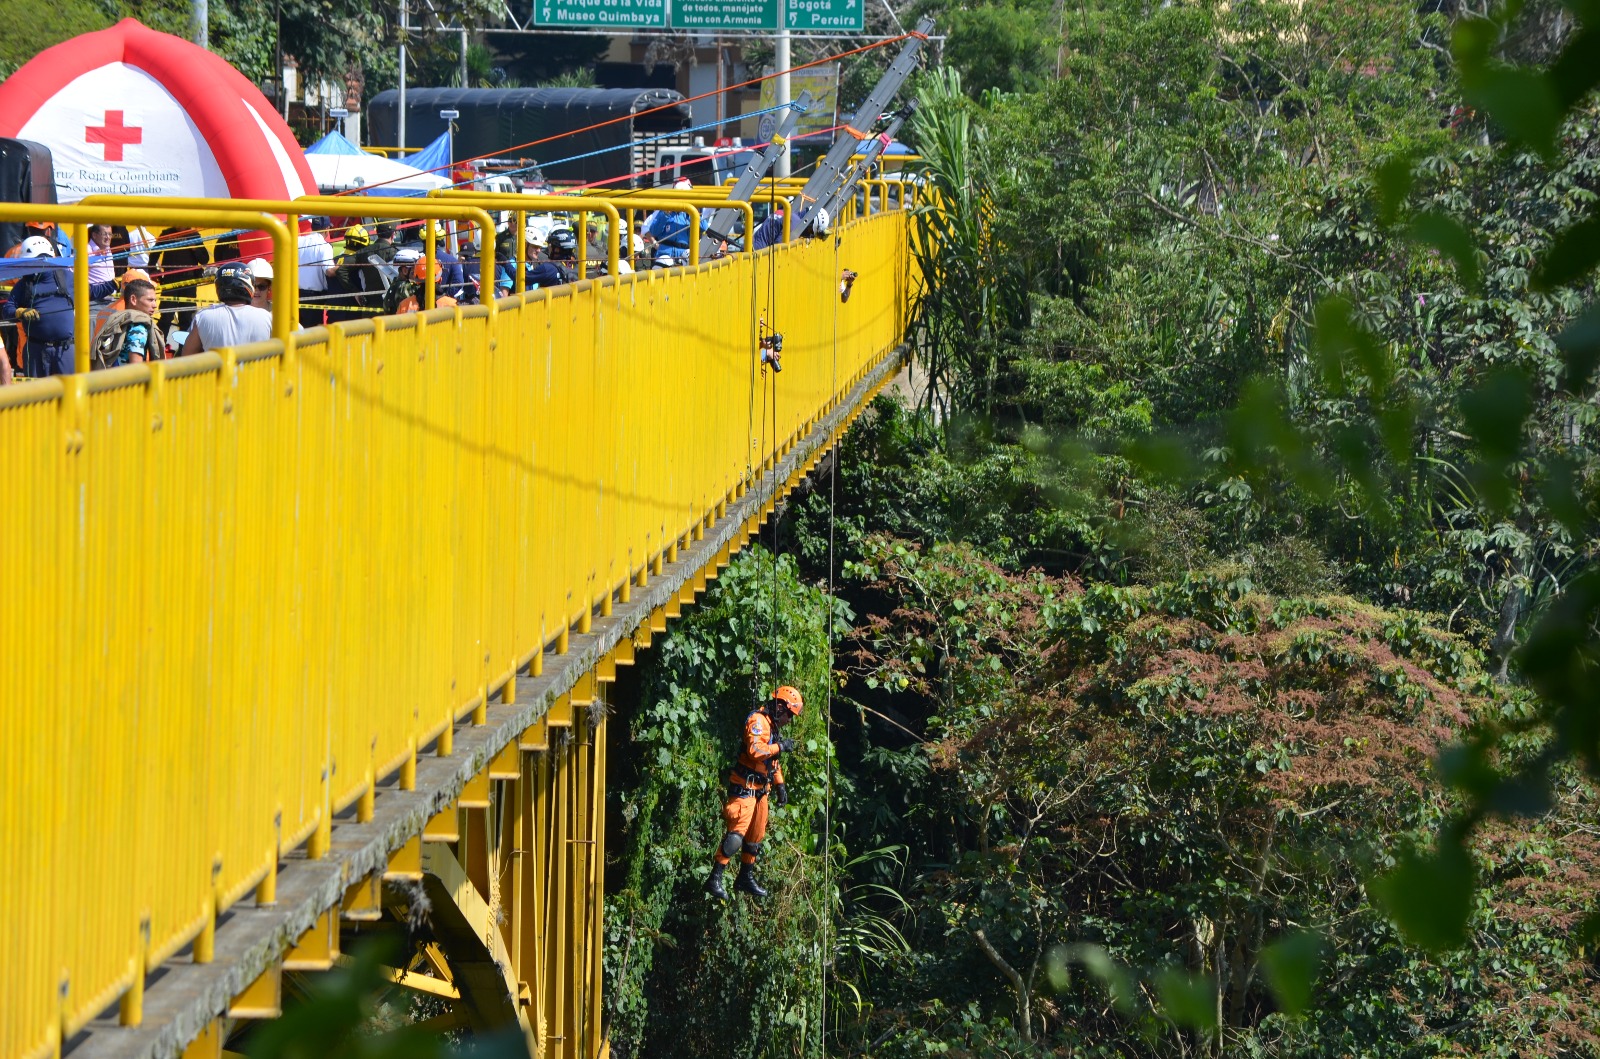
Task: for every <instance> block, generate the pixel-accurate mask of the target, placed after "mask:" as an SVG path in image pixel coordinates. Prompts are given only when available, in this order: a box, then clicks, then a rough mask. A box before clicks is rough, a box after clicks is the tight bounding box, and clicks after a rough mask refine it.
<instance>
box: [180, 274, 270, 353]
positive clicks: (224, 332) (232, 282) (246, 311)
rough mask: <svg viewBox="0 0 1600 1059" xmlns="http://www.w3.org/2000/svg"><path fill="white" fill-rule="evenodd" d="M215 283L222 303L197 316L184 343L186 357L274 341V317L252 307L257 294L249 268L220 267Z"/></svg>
mask: <svg viewBox="0 0 1600 1059" xmlns="http://www.w3.org/2000/svg"><path fill="white" fill-rule="evenodd" d="M214 282H215V283H216V286H217V297H218V298H219V299H221V301H220V302H219V304H217V305H210V306H207V307H206V308H204V309H201V310H200V311H199V312H197V313H195V314H194V324H193V326H191V327H190V329H189V337H188V338H187V339H185V340H184V343H183V355H184V356H186V357H191V356H193V355H194V354H196V353H203V352H205V351H206V350H209V349H220V348H222V347H223V346H243V345H248V344H249V343H251V342H265V341H267V340H268V339H269V338H271V337H272V314H271V313H269V312H267V311H266V310H265V309H258V308H256V306H254V305H252V304H251V299H252V298H253V297H254V295H255V292H256V291H255V283H254V278H253V277H252V276H251V274H250V266H249V265H248V264H246V263H245V262H243V261H228V262H224V263H223V264H221V265H218V266H217V274H216V278H215V281H214Z"/></svg>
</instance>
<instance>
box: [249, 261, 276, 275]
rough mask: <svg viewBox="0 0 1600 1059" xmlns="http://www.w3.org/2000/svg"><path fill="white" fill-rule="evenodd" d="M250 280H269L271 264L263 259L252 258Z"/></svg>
mask: <svg viewBox="0 0 1600 1059" xmlns="http://www.w3.org/2000/svg"><path fill="white" fill-rule="evenodd" d="M250 278H251V279H271V278H272V262H270V261H268V260H267V259H266V258H264V257H253V258H251V259H250Z"/></svg>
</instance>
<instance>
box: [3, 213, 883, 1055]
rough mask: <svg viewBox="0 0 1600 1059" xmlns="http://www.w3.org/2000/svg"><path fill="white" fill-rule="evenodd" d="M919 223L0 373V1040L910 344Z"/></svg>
mask: <svg viewBox="0 0 1600 1059" xmlns="http://www.w3.org/2000/svg"><path fill="white" fill-rule="evenodd" d="M907 246H908V232H907V226H906V223H905V214H904V213H902V212H900V211H890V212H887V213H883V214H878V215H874V216H872V217H869V218H865V219H862V220H859V221H856V222H854V223H852V224H849V225H847V226H845V227H844V228H842V229H841V230H840V232H839V233H838V236H837V238H835V237H829V238H827V239H823V240H818V241H814V242H805V243H794V244H787V245H783V246H779V247H775V248H773V249H771V250H768V251H764V252H762V253H761V254H757V255H754V256H753V257H752V256H750V255H741V256H739V257H737V258H732V259H726V260H721V261H716V262H711V263H708V264H704V265H700V266H698V267H694V268H682V269H673V270H670V271H658V272H646V273H639V274H634V275H628V276H621V277H612V278H608V279H605V280H603V281H600V282H586V283H580V284H576V285H573V286H571V287H567V288H559V289H557V290H555V291H553V292H552V291H533V292H529V293H527V294H526V295H519V296H516V297H512V298H507V299H504V300H502V301H501V302H499V303H498V308H497V311H496V312H495V313H493V314H492V315H491V313H490V312H489V309H488V308H487V307H471V308H462V309H455V310H437V311H433V312H427V313H423V314H420V315H416V314H413V315H410V316H404V317H383V318H378V319H375V320H370V321H359V322H353V323H349V324H341V325H338V326H336V327H333V328H330V329H326V330H324V329H317V330H313V331H309V332H301V333H299V334H297V335H296V336H295V340H294V341H292V342H291V343H290V344H289V346H288V348H287V349H286V348H285V347H284V345H283V344H281V343H277V342H273V343H264V344H262V345H259V346H254V347H244V348H240V349H237V350H224V351H222V352H221V353H220V354H218V353H208V354H203V355H200V356H196V357H191V358H187V359H180V360H176V361H166V362H156V363H154V364H150V365H137V366H132V367H124V368H117V369H112V370H108V371H103V372H96V373H93V374H89V375H74V376H65V377H58V378H52V379H45V380H41V381H36V382H30V383H26V384H22V385H18V386H14V387H10V388H7V389H3V390H0V454H3V458H4V460H5V468H6V474H5V477H6V486H5V489H4V493H3V496H4V500H3V502H0V510H3V512H4V515H5V535H6V538H7V540H8V543H9V545H10V553H11V558H10V560H9V561H8V562H7V564H6V566H5V568H4V573H3V575H0V643H3V644H4V645H5V647H4V650H5V657H4V661H3V662H0V704H3V708H0V755H4V766H3V767H0V791H3V795H0V849H5V850H7V851H8V853H9V854H10V856H11V857H12V863H13V869H12V870H11V871H10V872H9V873H8V878H7V881H6V884H5V885H4V886H0V952H3V953H5V955H6V978H7V980H8V986H7V989H6V991H5V993H6V996H5V1000H4V1001H3V1004H0V1014H3V1017H0V1055H3V1056H18V1055H22V1056H31V1055H38V1054H49V1053H51V1052H53V1051H55V1050H56V1049H58V1048H59V1047H60V1042H61V1041H62V1040H64V1039H65V1038H66V1037H68V1036H70V1035H71V1034H73V1033H75V1032H77V1031H78V1030H79V1029H80V1028H82V1027H83V1026H84V1025H86V1024H87V1022H88V1021H89V1020H90V1019H92V1018H93V1017H94V1016H95V1015H96V1014H97V1013H98V1012H99V1011H101V1010H102V1009H103V1008H105V1007H106V1006H107V1005H108V1004H110V1003H112V1002H114V1001H115V1000H116V999H117V998H118V997H119V996H120V995H122V994H123V993H124V992H125V991H126V990H128V989H130V987H133V986H135V985H136V983H137V982H138V981H142V976H143V975H144V974H145V972H146V971H147V970H149V969H153V968H155V967H156V966H157V965H158V964H160V963H161V961H163V960H164V959H167V958H169V957H170V956H172V955H173V954H174V953H176V952H177V951H179V950H180V949H182V948H183V947H184V946H185V945H189V944H191V943H193V944H194V945H195V947H196V958H197V959H201V958H204V956H205V955H206V953H207V948H206V947H207V946H208V945H209V944H210V938H211V936H212V933H211V932H212V931H213V930H214V929H215V923H216V919H217V916H218V915H219V914H220V913H221V912H222V911H224V910H225V909H227V908H228V906H230V905H231V904H233V903H234V902H236V901H239V900H240V899H241V898H243V897H246V896H247V895H250V894H251V893H252V892H257V893H258V894H264V895H270V894H271V892H272V890H271V887H272V886H273V882H274V872H275V871H276V870H277V864H278V861H279V858H280V857H281V856H282V855H283V854H284V853H286V852H287V851H289V850H292V849H294V848H295V847H297V846H299V845H301V844H303V843H304V844H307V845H308V847H309V849H310V851H311V852H312V855H315V854H316V852H317V844H318V842H319V841H320V842H322V843H323V844H324V846H325V844H326V836H327V834H328V829H329V827H330V822H331V820H332V817H333V815H334V814H335V813H338V812H341V811H342V810H344V809H346V808H348V807H349V806H351V805H352V804H355V803H358V802H360V801H361V799H363V798H364V797H370V795H371V792H372V791H373V789H374V786H375V784H377V783H378V782H380V781H381V780H383V779H384V778H386V777H389V776H391V775H394V774H395V773H397V772H398V773H399V774H400V775H401V777H402V783H403V782H404V776H405V775H406V773H407V770H408V769H414V768H415V761H416V757H417V754H418V750H419V748H421V747H426V746H427V745H428V744H429V743H430V741H432V740H434V739H436V738H439V737H440V736H441V735H442V734H444V733H447V732H448V730H449V727H450V726H451V725H452V724H453V723H454V722H455V721H456V720H458V719H460V718H462V717H464V716H465V715H467V714H469V713H471V712H472V711H475V710H478V709H481V708H483V707H484V706H485V704H486V703H487V702H488V699H489V697H490V696H493V695H495V694H497V693H498V691H499V689H500V688H501V687H502V686H503V685H505V684H506V682H507V680H508V679H510V678H511V677H512V676H513V674H514V673H515V671H516V670H517V669H518V668H519V667H521V666H524V665H527V664H529V663H530V661H533V662H534V663H535V664H537V661H536V660H537V658H538V657H539V655H540V653H541V652H542V651H543V650H544V649H545V648H546V647H547V646H550V645H552V644H553V645H555V646H556V647H557V648H558V649H560V648H562V647H563V646H564V644H565V640H566V637H567V636H568V635H569V631H570V630H576V631H585V630H586V629H587V627H588V622H589V621H590V616H591V614H593V613H595V612H596V611H597V610H598V611H600V612H605V611H606V610H608V609H609V606H610V601H611V600H612V599H613V598H621V599H624V600H625V599H626V598H627V592H628V589H629V586H630V584H632V583H634V582H635V581H636V580H642V579H643V578H645V577H647V576H648V575H649V572H650V571H651V570H652V569H653V568H654V569H657V570H659V564H660V563H661V562H662V560H663V559H664V558H666V559H668V560H669V561H670V559H671V558H672V557H673V556H675V555H676V552H677V548H678V546H679V544H680V542H683V541H686V540H688V539H690V537H691V536H692V535H693V534H695V533H696V532H697V527H700V526H702V525H704V524H705V523H706V522H707V520H708V519H710V518H711V517H712V516H713V515H715V514H716V513H717V512H718V510H719V507H721V506H722V505H725V504H726V503H727V502H728V501H729V500H730V499H732V498H735V497H737V496H738V495H740V493H741V492H742V491H743V490H744V489H745V488H746V486H747V485H748V483H749V481H750V478H751V475H752V473H753V472H759V471H760V470H761V468H762V467H763V466H764V465H766V464H768V463H769V462H771V461H772V460H773V458H774V456H775V454H777V453H779V452H780V451H781V450H782V449H783V447H784V446H785V445H786V444H787V443H788V442H790V441H791V440H793V439H795V438H796V437H798V436H799V435H801V434H802V433H803V432H804V431H806V430H807V429H808V427H809V426H811V425H812V424H813V423H814V422H815V421H816V420H817V419H818V417H819V416H821V415H822V414H824V413H825V412H827V411H828V410H829V409H830V408H832V407H833V406H834V405H835V404H836V403H837V402H838V401H839V399H840V397H841V395H843V394H845V393H847V392H848V390H849V388H850V386H851V384H852V383H853V382H854V381H855V380H856V379H858V378H860V377H861V376H862V375H863V373H864V372H865V371H867V370H868V369H869V368H870V367H871V366H873V365H874V364H876V363H877V362H879V361H880V360H881V358H882V357H884V356H885V355H887V354H888V353H889V352H890V351H891V350H893V349H894V348H895V347H896V346H897V345H898V344H899V342H900V341H901V338H902V335H903V332H904V329H905V326H906V313H907V307H908V305H909V300H910V298H909V287H910V283H911V276H910V274H909V273H910V269H911V268H912V265H911V264H910V261H909V255H908V253H907ZM841 268H850V269H853V270H855V271H856V272H858V273H859V274H860V277H861V278H860V280H859V281H858V282H857V283H856V284H855V287H854V290H853V294H852V297H851V299H850V301H849V302H848V303H843V304H842V303H841V302H840V300H839V296H838V275H839V270H840V269H841ZM763 319H764V321H765V323H766V325H767V326H768V327H769V328H774V329H776V330H778V331H781V332H782V333H783V335H784V337H785V349H784V353H783V371H782V373H781V374H772V373H768V372H763V371H761V370H760V369H759V368H758V366H757V364H756V356H757V354H756V351H755V344H756V334H757V327H758V321H761V320H763Z"/></svg>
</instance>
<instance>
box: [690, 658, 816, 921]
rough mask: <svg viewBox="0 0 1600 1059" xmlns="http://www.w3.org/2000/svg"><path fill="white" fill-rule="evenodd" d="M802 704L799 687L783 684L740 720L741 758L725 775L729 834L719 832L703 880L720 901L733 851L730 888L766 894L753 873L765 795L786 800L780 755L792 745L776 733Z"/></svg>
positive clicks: (762, 830)
mask: <svg viewBox="0 0 1600 1059" xmlns="http://www.w3.org/2000/svg"><path fill="white" fill-rule="evenodd" d="M804 708H805V701H804V700H803V699H802V698H801V697H800V692H799V690H798V689H797V688H791V687H789V686H787V685H785V686H783V687H781V688H779V689H778V690H777V691H774V692H773V693H772V698H770V699H768V700H767V702H766V704H765V705H763V706H761V707H759V708H757V709H755V710H752V711H751V713H750V716H748V717H746V718H745V720H744V734H743V737H742V738H741V741H740V747H739V760H738V763H737V764H735V765H734V766H733V771H732V772H730V773H729V774H728V800H727V801H726V802H724V803H723V806H722V820H723V823H724V824H725V825H727V829H728V832H727V834H725V835H723V836H722V845H720V846H719V847H717V855H716V857H715V859H714V861H713V863H712V865H711V878H709V879H707V880H706V892H707V893H709V894H711V896H712V897H715V898H717V899H718V900H719V901H726V900H727V899H728V891H727V890H725V889H723V888H722V872H723V869H725V868H726V867H727V866H728V862H729V861H730V860H732V859H733V857H734V855H735V854H738V856H739V861H740V865H739V876H738V878H737V879H735V880H734V882H733V888H734V889H735V890H743V891H744V892H745V893H747V894H750V895H752V896H754V897H765V896H767V891H766V890H765V889H763V888H762V886H761V884H760V883H759V882H757V881H756V875H755V866H756V858H757V857H758V856H760V855H761V840H762V839H763V838H765V837H766V834H767V793H768V792H769V791H770V792H771V793H772V797H773V798H774V799H775V800H776V801H777V803H778V808H780V809H781V808H783V807H784V806H785V805H788V804H789V789H788V788H787V787H786V786H784V782H783V768H782V766H780V765H779V764H778V758H779V756H781V755H782V754H783V752H784V751H786V750H793V749H794V740H792V739H787V738H785V737H783V736H780V735H778V734H777V730H778V729H780V728H782V727H783V726H784V725H786V724H788V723H789V722H790V721H791V720H793V719H794V718H796V717H798V716H800V711H801V710H803V709H804Z"/></svg>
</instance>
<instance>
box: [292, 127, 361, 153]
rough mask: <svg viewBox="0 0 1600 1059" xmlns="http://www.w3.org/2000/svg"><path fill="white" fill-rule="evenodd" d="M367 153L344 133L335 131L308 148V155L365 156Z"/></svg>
mask: <svg viewBox="0 0 1600 1059" xmlns="http://www.w3.org/2000/svg"><path fill="white" fill-rule="evenodd" d="M364 153H365V152H364V151H362V150H361V148H359V147H357V146H356V145H355V144H353V143H351V142H350V141H349V140H347V139H345V136H344V133H342V132H340V131H339V130H338V129H334V130H333V131H332V132H330V133H328V135H326V136H324V137H323V138H322V139H320V140H318V141H317V142H316V143H314V144H312V145H311V146H310V147H307V148H306V154H364Z"/></svg>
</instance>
